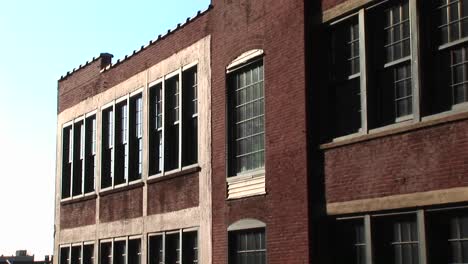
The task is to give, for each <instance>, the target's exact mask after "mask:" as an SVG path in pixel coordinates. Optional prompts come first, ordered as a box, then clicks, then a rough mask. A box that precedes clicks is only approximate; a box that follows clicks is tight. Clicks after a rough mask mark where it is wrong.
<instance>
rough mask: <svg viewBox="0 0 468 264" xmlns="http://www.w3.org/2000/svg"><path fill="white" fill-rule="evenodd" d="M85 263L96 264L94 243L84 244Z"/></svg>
mask: <svg viewBox="0 0 468 264" xmlns="http://www.w3.org/2000/svg"><path fill="white" fill-rule="evenodd" d="M83 264H94V245H84V246H83Z"/></svg>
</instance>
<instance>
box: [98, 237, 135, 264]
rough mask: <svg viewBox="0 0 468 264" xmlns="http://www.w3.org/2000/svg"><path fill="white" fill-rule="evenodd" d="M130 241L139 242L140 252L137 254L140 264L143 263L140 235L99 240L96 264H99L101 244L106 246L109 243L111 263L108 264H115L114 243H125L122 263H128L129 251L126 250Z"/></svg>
mask: <svg viewBox="0 0 468 264" xmlns="http://www.w3.org/2000/svg"><path fill="white" fill-rule="evenodd" d="M130 240H140V252H139V256H140V263H143V258H142V257H143V250H142V249H143V247H142V245H143V242H144V241H143V236H142V235H132V236H121V237H114V238H107V239H101V240H99V242H98V244H99V248H98V258H99V260H98V264H101V254H102V252H101V247H102V244H108V243H110V244H111V250H110V251H111V258H112V261H111V263H109V264H113V263H114V262H115V258H116V255H115V243H116V242H125V252H123V254H122V256H125V261H124V263H128V256H129V250H128V244H129V241H130Z"/></svg>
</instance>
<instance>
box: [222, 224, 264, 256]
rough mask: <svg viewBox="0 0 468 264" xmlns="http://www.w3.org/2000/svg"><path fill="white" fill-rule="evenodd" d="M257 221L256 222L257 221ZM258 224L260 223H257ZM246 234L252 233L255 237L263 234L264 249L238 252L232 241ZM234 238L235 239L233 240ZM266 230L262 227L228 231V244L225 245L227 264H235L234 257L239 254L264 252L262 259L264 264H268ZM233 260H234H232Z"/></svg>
mask: <svg viewBox="0 0 468 264" xmlns="http://www.w3.org/2000/svg"><path fill="white" fill-rule="evenodd" d="M257 221H258V220H257ZM259 222H260V221H259ZM246 232H254V235H255V236H257V235H259V234H260V233H263V238H264V241H263V242H264V245H265V246H264V248H263V249H245V250H243V251H241V250H239V249H238V248H237V245H232V243H231V242H232V240H234V239H236V241H237V239H239V236H240V235H241V234H243V233H246ZM234 236H235V238H233V237H234ZM267 241H268V239H267V228H266V225H264V226H263V227H261V226H259V227H248V228H238V229H232V230H230V231H228V243H227V246H228V248H227V252H228V263H229V264H236V262H235V261H236V257H234V256H237V255H238V254H239V253H254V254H255V253H257V252H264V254H265V255H264V257H265V259H264V260H265V263H264V264H266V263H268V243H267ZM233 258H234V259H233Z"/></svg>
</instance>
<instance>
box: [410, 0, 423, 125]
mask: <svg viewBox="0 0 468 264" xmlns="http://www.w3.org/2000/svg"><path fill="white" fill-rule="evenodd" d="M417 2H418V1H417V0H409V13H410V14H409V16H410V38H411V39H410V45H411V82H412V84H413V85H412V89H413V120H414V122H419V121H421V100H420V98H421V90H420V87H421V79H420V76H421V74H420V67H419V58H420V49H419V47H420V45H419V17H418V4H417Z"/></svg>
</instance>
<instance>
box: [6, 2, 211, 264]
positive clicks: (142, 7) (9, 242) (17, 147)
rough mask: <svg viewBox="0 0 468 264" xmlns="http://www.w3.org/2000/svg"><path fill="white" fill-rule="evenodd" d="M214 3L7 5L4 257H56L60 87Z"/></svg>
mask: <svg viewBox="0 0 468 264" xmlns="http://www.w3.org/2000/svg"><path fill="white" fill-rule="evenodd" d="M209 4H210V0H170V1H162V0H159V1H157V0H153V1H150V0H145V1H143V0H141V1H139V0H133V1H122V0H114V1H111V0H80V1H68V0H61V1H59V0H43V1H37V0H1V3H0V255H1V254H4V255H5V254H6V255H9V254H14V252H15V250H16V249H27V250H28V252H29V253H31V254H35V255H36V257H37V258H40V259H42V258H43V255H45V254H52V245H53V217H54V184H55V183H54V177H55V145H56V142H55V133H56V114H57V113H56V109H57V102H56V101H57V80H58V79H59V78H60V76H61V75H65V74H66V72H67V71H71V70H72V69H73V68H77V67H78V66H79V65H80V64H84V63H85V62H86V61H87V60H90V59H91V58H92V57H94V56H98V55H99V53H101V52H109V53H112V54H114V60H113V61H116V60H117V59H120V58H123V57H124V56H125V55H127V54H131V53H132V52H133V50H134V49H139V47H140V46H141V45H145V44H147V43H148V41H149V40H151V39H155V38H156V37H157V35H158V34H164V33H165V32H167V29H169V28H170V29H172V28H174V27H175V26H176V25H177V23H182V22H184V21H185V19H186V18H187V17H189V16H190V17H191V16H193V15H195V14H196V12H197V11H198V10H205V9H206V8H207V7H208V5H209Z"/></svg>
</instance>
